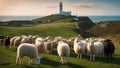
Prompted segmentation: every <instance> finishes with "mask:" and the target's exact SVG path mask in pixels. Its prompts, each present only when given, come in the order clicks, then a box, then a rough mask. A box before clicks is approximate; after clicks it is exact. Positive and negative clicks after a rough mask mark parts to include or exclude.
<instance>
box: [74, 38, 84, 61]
mask: <svg viewBox="0 0 120 68" xmlns="http://www.w3.org/2000/svg"><path fill="white" fill-rule="evenodd" d="M73 49H74V52H75V53H76V54H77V55H78V56H77V57H78V58H80V59H81V58H82V54H84V52H85V48H84V46H83V43H82V41H81V40H78V39H77V38H75V40H74V46H73Z"/></svg>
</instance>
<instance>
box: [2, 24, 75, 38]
mask: <svg viewBox="0 0 120 68" xmlns="http://www.w3.org/2000/svg"><path fill="white" fill-rule="evenodd" d="M0 33H1V35H4V36H11V37H13V36H17V35H39V36H41V37H46V36H52V37H56V36H62V37H64V38H69V37H74V36H76V35H77V32H76V31H75V27H74V24H73V23H49V24H39V25H35V26H29V27H12V26H7V27H6V26H0Z"/></svg>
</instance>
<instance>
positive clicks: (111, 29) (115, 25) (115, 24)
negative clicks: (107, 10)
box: [88, 21, 120, 41]
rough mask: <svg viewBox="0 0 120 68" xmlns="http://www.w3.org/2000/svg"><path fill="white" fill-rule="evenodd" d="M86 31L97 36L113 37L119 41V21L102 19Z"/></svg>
mask: <svg viewBox="0 0 120 68" xmlns="http://www.w3.org/2000/svg"><path fill="white" fill-rule="evenodd" d="M88 32H90V33H93V34H94V35H97V36H102V37H108V38H114V39H116V40H117V41H120V21H102V22H98V23H96V25H95V26H94V27H93V28H91V29H89V30H88Z"/></svg>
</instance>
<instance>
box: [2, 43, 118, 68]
mask: <svg viewBox="0 0 120 68" xmlns="http://www.w3.org/2000/svg"><path fill="white" fill-rule="evenodd" d="M115 47H116V50H115V53H114V57H113V60H108V59H107V58H106V57H104V58H102V57H96V61H94V62H93V61H89V56H86V55H84V56H83V59H78V58H76V56H77V55H76V54H75V53H74V51H73V50H71V52H70V57H68V58H67V60H68V64H61V63H60V57H59V56H58V54H57V51H56V50H55V49H54V50H53V51H52V53H49V54H42V56H43V57H42V58H41V64H40V65H37V64H35V63H33V64H30V65H29V64H28V57H24V58H23V64H22V65H16V63H15V59H16V49H15V48H14V47H12V48H10V49H7V50H6V49H5V48H4V46H2V45H0V68H13V67H14V68H56V67H57V68H120V44H117V43H116V44H115ZM39 55H40V56H41V54H39Z"/></svg>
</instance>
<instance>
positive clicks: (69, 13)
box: [59, 1, 71, 16]
mask: <svg viewBox="0 0 120 68" xmlns="http://www.w3.org/2000/svg"><path fill="white" fill-rule="evenodd" d="M59 14H60V15H64V16H71V11H68V12H65V11H63V4H62V1H60V4H59Z"/></svg>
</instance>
